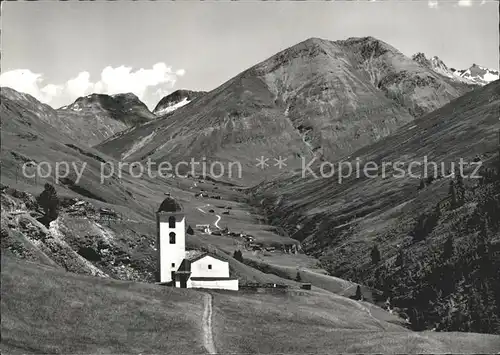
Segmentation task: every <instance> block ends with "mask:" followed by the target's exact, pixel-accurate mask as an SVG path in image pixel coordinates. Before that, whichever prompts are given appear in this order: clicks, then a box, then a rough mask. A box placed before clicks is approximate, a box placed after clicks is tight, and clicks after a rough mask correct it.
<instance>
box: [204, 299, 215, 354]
mask: <svg viewBox="0 0 500 355" xmlns="http://www.w3.org/2000/svg"><path fill="white" fill-rule="evenodd" d="M204 301H205V302H204V303H205V310H204V312H203V320H202V327H203V346H204V347H205V349H206V350H207V352H208V353H209V354H217V351H216V350H215V344H214V338H213V332H212V295H211V294H209V293H206V294H205V298H204Z"/></svg>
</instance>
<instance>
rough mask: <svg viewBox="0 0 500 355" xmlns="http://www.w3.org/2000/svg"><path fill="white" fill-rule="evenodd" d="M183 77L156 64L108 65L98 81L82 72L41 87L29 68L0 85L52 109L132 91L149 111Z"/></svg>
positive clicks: (41, 79) (7, 76)
mask: <svg viewBox="0 0 500 355" xmlns="http://www.w3.org/2000/svg"><path fill="white" fill-rule="evenodd" d="M185 74H186V71H185V70H184V69H178V70H176V71H173V70H172V68H171V67H169V66H167V65H166V64H165V63H156V64H155V65H153V66H152V68H150V69H144V68H140V69H138V70H135V71H134V70H132V67H127V66H124V65H122V66H119V67H116V68H113V67H111V66H108V67H106V68H104V69H103V70H102V71H101V76H100V79H99V80H98V81H96V82H93V81H92V80H91V76H90V73H89V72H87V71H83V72H80V73H78V74H77V75H76V76H74V77H73V78H70V79H69V80H67V81H66V82H65V83H61V84H52V83H48V84H46V85H45V84H44V83H45V81H46V79H45V78H44V76H43V74H39V73H33V72H31V71H30V70H29V69H15V70H11V71H8V72H5V73H2V74H1V75H0V86H8V87H11V88H13V89H15V90H17V91H20V92H25V93H28V94H30V95H32V96H34V97H36V98H37V99H38V100H40V101H41V102H44V103H47V104H49V105H51V106H52V107H56V108H57V107H60V106H63V105H67V104H69V103H71V102H73V101H74V100H76V99H77V98H78V97H81V96H85V95H88V94H91V93H100V94H109V95H113V94H119V93H127V92H132V93H134V94H135V95H137V97H139V99H140V100H142V101H143V102H144V103H145V104H146V105H148V107H149V108H150V109H152V108H154V106H155V105H156V103H157V102H158V101H159V100H160V99H161V98H162V97H163V96H164V95H165V94H166V93H168V92H169V90H170V89H172V88H173V86H174V85H175V82H176V81H177V78H178V77H180V76H183V75H185Z"/></svg>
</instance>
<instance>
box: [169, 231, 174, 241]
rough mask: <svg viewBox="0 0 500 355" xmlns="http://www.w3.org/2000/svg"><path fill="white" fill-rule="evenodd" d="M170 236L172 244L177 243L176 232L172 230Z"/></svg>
mask: <svg viewBox="0 0 500 355" xmlns="http://www.w3.org/2000/svg"><path fill="white" fill-rule="evenodd" d="M168 236H169V237H170V244H175V233H174V232H170V234H169V235H168Z"/></svg>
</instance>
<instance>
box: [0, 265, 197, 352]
mask: <svg viewBox="0 0 500 355" xmlns="http://www.w3.org/2000/svg"><path fill="white" fill-rule="evenodd" d="M1 280H2V308H1V309H2V345H1V349H2V353H5V352H8V353H26V352H38V353H40V352H41V353H63V354H70V353H76V352H78V353H142V352H150V353H162V354H183V353H186V352H187V350H188V349H189V350H190V353H191V352H192V353H203V348H202V346H203V343H202V338H201V335H200V334H201V325H200V323H201V319H202V314H203V298H202V296H203V294H202V293H200V292H196V291H192V290H189V291H188V290H185V289H184V290H181V289H172V288H164V287H159V286H155V285H151V284H143V283H130V282H122V281H116V280H109V279H103V278H97V277H89V276H82V275H77V274H72V273H68V272H64V271H61V270H58V269H54V268H51V267H48V266H42V265H40V264H35V263H30V262H25V261H19V260H17V259H14V258H11V257H6V256H5V255H2V279H1Z"/></svg>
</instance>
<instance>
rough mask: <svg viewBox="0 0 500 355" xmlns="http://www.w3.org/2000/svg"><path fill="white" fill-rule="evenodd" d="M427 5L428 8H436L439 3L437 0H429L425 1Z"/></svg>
mask: <svg viewBox="0 0 500 355" xmlns="http://www.w3.org/2000/svg"><path fill="white" fill-rule="evenodd" d="M427 6H428V7H429V9H437V8H438V7H439V4H438V2H437V0H429V1H428V2H427Z"/></svg>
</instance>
